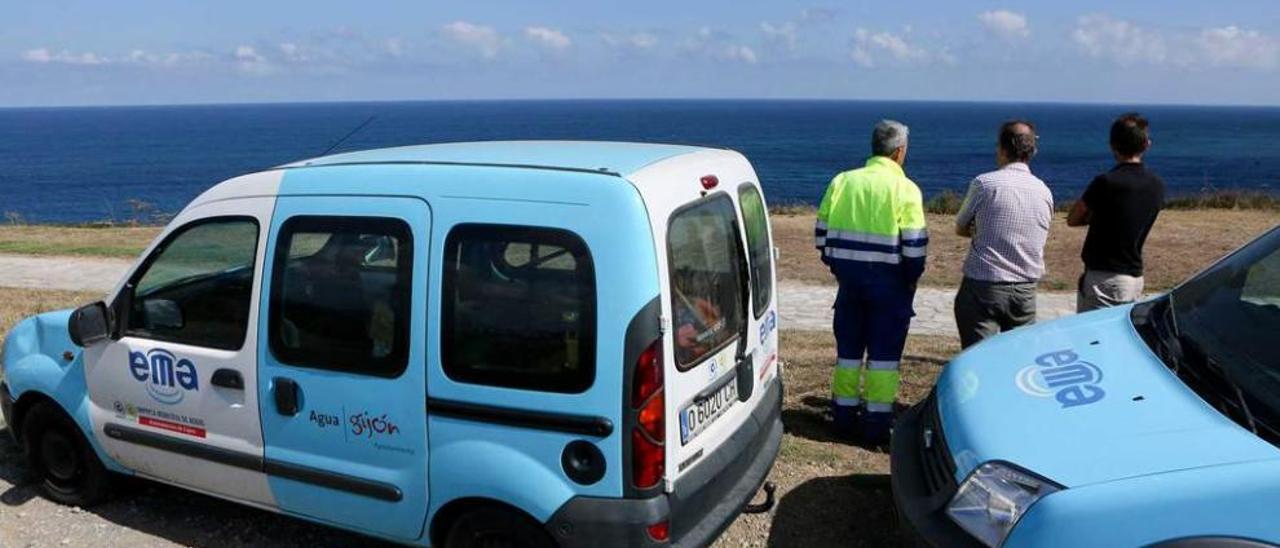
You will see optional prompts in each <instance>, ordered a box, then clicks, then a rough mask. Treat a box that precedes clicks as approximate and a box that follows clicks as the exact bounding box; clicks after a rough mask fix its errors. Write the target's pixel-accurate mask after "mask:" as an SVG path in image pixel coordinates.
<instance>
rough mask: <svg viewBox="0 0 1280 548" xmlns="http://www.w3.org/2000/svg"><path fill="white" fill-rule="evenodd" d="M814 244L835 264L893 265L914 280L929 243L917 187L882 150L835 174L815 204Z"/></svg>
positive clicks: (922, 199) (907, 278)
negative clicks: (879, 154) (816, 213)
mask: <svg viewBox="0 0 1280 548" xmlns="http://www.w3.org/2000/svg"><path fill="white" fill-rule="evenodd" d="M814 244H815V246H816V247H817V248H818V250H819V251H820V252H821V253H822V255H823V257H824V258H825V260H826V261H827V262H828V264H831V265H832V266H833V267H834V268H838V267H839V265H840V264H841V263H842V262H848V263H870V264H880V265H891V266H894V267H895V268H894V270H897V271H898V272H899V273H901V275H902V276H903V278H904V279H905V281H906V282H907V283H908V284H915V283H916V281H917V280H919V279H920V275H921V274H923V273H924V263H925V255H926V254H927V249H928V245H929V233H928V230H927V229H926V227H925V218H924V198H923V196H922V195H921V193H920V187H917V186H916V184H915V183H913V182H912V181H911V179H908V178H907V175H906V173H905V172H903V171H902V166H900V165H898V163H897V162H894V161H893V160H892V159H890V158H887V157H884V156H872V157H871V158H870V159H868V160H867V164H866V166H865V167H862V168H859V169H855V170H852V171H846V172H844V173H841V174H839V175H836V176H835V178H834V179H832V180H831V184H830V185H828V186H827V191H826V194H824V195H823V197H822V205H821V206H820V207H819V208H818V222H817V225H816V226H815V228H814Z"/></svg>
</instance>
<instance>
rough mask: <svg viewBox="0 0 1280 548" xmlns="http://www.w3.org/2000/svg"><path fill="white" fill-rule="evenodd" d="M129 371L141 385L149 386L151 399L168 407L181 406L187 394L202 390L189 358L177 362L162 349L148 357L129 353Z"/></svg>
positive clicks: (150, 353)
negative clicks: (191, 391) (178, 404)
mask: <svg viewBox="0 0 1280 548" xmlns="http://www.w3.org/2000/svg"><path fill="white" fill-rule="evenodd" d="M129 372H130V373H132V374H133V378H134V379H136V380H137V381H138V382H141V383H145V384H146V387H147V394H148V395H150V396H151V399H153V400H156V401H158V402H160V403H163V404H165V405H174V404H177V403H180V402H182V398H183V397H185V396H186V395H187V391H189V390H199V389H200V385H199V383H200V378H199V376H198V375H196V365H195V364H194V363H191V360H188V359H186V358H182V359H178V358H177V357H176V356H174V355H173V352H170V351H168V350H165V349H163V348H156V349H153V350H151V351H150V352H147V353H146V354H143V353H142V352H130V353H129Z"/></svg>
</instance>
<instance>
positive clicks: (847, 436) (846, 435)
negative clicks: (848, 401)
mask: <svg viewBox="0 0 1280 548" xmlns="http://www.w3.org/2000/svg"><path fill="white" fill-rule="evenodd" d="M864 413H866V408H865V407H863V406H861V405H836V403H835V402H832V403H831V426H832V429H833V430H834V431H835V435H836V438H839V439H842V440H846V441H854V440H857V439H858V436H859V433H858V430H859V429H858V426H859V425H860V424H861V423H862V415H863V414H864Z"/></svg>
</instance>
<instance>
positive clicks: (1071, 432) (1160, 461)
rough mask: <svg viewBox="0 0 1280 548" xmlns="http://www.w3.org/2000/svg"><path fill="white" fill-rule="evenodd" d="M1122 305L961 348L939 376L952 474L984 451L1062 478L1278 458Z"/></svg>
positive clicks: (965, 469) (1083, 480)
mask: <svg viewBox="0 0 1280 548" xmlns="http://www.w3.org/2000/svg"><path fill="white" fill-rule="evenodd" d="M1131 309H1132V306H1124V307H1118V308H1113V309H1107V310H1103V311H1098V312H1093V313H1089V314H1082V315H1076V316H1072V317H1069V318H1064V319H1061V320H1057V321H1053V322H1048V323H1044V324H1038V325H1034V326H1030V327H1025V328H1020V329H1018V330H1016V331H1013V332H1011V333H1008V334H1005V335H1002V336H999V337H995V338H993V339H989V340H987V341H984V342H983V343H981V344H979V345H977V346H974V347H972V348H971V349H969V350H968V351H967V352H965V353H963V354H961V355H960V356H959V357H957V358H956V359H955V360H954V361H952V362H951V363H950V364H948V365H947V366H946V369H945V370H944V371H943V373H942V375H941V377H939V380H938V388H937V397H938V410H939V414H940V415H941V419H942V433H943V436H944V438H945V440H946V443H947V446H948V447H949V449H950V450H951V454H952V457H953V458H954V459H955V462H956V469H957V470H956V476H957V478H956V479H957V481H962V480H963V479H964V477H965V476H967V475H968V474H969V473H970V472H971V471H972V470H973V469H974V468H976V467H977V466H978V465H979V464H981V463H983V462H986V461H989V460H1003V461H1007V462H1012V463H1014V464H1017V465H1019V466H1022V467H1023V468H1026V469H1028V470H1031V471H1033V472H1035V473H1037V474H1040V475H1041V476H1044V477H1046V478H1048V479H1051V480H1053V481H1055V482H1057V483H1059V484H1062V485H1064V486H1067V487H1072V486H1079V485H1088V484H1091V483H1098V482H1105V481H1113V480H1119V479H1124V478H1130V477H1134V476H1141V475H1149V474H1158V473H1161V472H1169V471H1173V470H1185V469H1190V468H1198V467H1203V466H1213V465H1220V464H1231V463H1239V462H1246V461H1255V460H1263V459H1274V458H1278V457H1280V451H1278V450H1277V449H1276V448H1275V447H1274V446H1272V445H1270V444H1268V443H1266V442H1264V441H1263V440H1262V439H1261V438H1258V437H1257V436H1255V435H1253V433H1251V432H1249V431H1247V430H1245V429H1243V428H1241V427H1240V426H1239V425H1237V424H1236V423H1235V422H1232V421H1231V420H1230V419H1228V418H1226V417H1225V416H1223V415H1222V414H1220V413H1218V412H1217V411H1215V410H1214V409H1213V408H1212V407H1210V406H1209V405H1208V404H1207V403H1205V402H1204V400H1202V399H1201V398H1200V397H1199V396H1197V395H1196V394H1195V392H1192V391H1191V390H1190V389H1188V388H1187V387H1186V385H1184V384H1183V383H1182V382H1181V381H1180V380H1178V378H1177V376H1175V375H1174V374H1173V372H1172V371H1170V370H1169V369H1168V368H1166V367H1165V366H1164V364H1163V363H1162V362H1161V361H1160V360H1159V359H1158V358H1157V357H1156V356H1155V355H1154V354H1153V353H1152V352H1151V350H1150V349H1149V348H1148V347H1147V345H1146V343H1145V342H1143V340H1142V339H1141V338H1140V337H1139V335H1138V333H1137V332H1136V331H1135V330H1134V327H1133V324H1132V322H1131V321H1130V319H1129V312H1130V311H1131Z"/></svg>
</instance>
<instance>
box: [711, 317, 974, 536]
mask: <svg viewBox="0 0 1280 548" xmlns="http://www.w3.org/2000/svg"><path fill="white" fill-rule="evenodd" d="M781 344H782V356H783V360H784V361H785V364H786V365H785V368H784V369H783V378H784V381H785V382H786V392H785V393H786V399H785V401H784V402H783V410H782V420H783V423H784V425H785V428H786V434H785V435H784V436H783V438H782V450H781V452H780V453H779V455H778V461H777V463H776V464H774V466H773V472H772V474H771V475H770V479H771V480H772V481H773V482H774V483H776V484H777V486H778V491H777V500H778V503H777V507H776V508H775V509H774V511H773V512H772V513H770V514H760V515H743V516H741V517H739V518H738V520H737V521H736V522H734V524H733V525H732V526H730V527H729V529H728V530H727V531H725V534H724V536H723V537H721V538H720V540H719V541H718V542H717V543H716V545H717V546H722V547H729V546H765V545H768V546H891V545H895V544H896V543H897V541H898V536H897V535H898V533H897V528H896V525H895V523H896V522H895V511H894V507H893V498H892V493H891V491H890V487H889V455H888V449H887V448H884V447H860V446H858V445H854V444H851V443H848V442H846V441H843V440H839V439H836V438H834V437H832V436H831V434H830V429H829V427H828V423H827V418H826V417H825V416H824V414H825V412H826V410H827V407H828V405H829V402H830V393H831V388H830V382H831V369H832V364H833V363H834V361H835V343H834V341H833V340H832V338H831V336H830V335H829V334H826V333H810V332H790V331H784V332H782V342H781ZM958 351H959V345H958V344H957V343H956V341H954V340H953V339H950V338H944V337H918V336H913V337H912V338H911V339H910V340H908V342H907V352H906V357H905V358H904V359H903V364H902V391H901V395H900V396H899V403H900V404H903V405H908V404H913V403H915V402H917V401H919V400H920V399H922V398H924V396H925V395H926V394H928V392H929V390H930V389H931V388H932V387H933V383H934V379H935V378H936V377H937V375H938V373H939V372H940V371H941V369H942V365H943V364H944V363H946V361H947V360H949V359H950V358H951V356H953V355H954V354H955V353H956V352H958Z"/></svg>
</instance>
